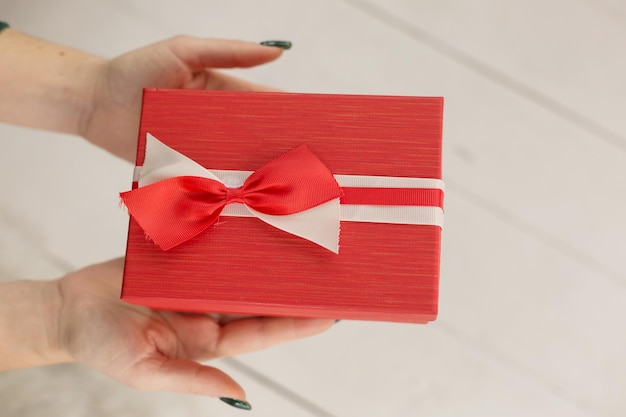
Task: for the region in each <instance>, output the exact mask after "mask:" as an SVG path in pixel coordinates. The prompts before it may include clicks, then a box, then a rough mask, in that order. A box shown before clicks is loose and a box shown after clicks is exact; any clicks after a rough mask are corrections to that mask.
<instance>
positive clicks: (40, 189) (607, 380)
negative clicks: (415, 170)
mask: <svg viewBox="0 0 626 417" xmlns="http://www.w3.org/2000/svg"><path fill="white" fill-rule="evenodd" d="M364 4H365V5H366V7H364V6H363V5H364ZM377 10H379V11H380V12H378V13H377V12H376V11H377ZM620 10H621V11H622V13H621V14H620ZM0 11H2V18H3V19H5V20H8V21H9V22H10V23H12V24H13V26H15V27H17V28H19V29H22V30H24V31H27V32H30V33H34V34H37V35H40V36H43V37H45V38H48V39H52V40H56V41H59V42H63V43H66V44H70V45H74V46H76V47H80V48H82V49H86V50H89V51H92V52H95V53H99V54H103V55H106V56H112V55H115V54H118V53H121V52H124V51H127V50H129V49H131V48H133V47H136V46H140V45H143V44H147V43H149V42H153V41H157V40H160V39H161V38H165V37H168V36H172V35H175V34H179V33H189V34H195V35H202V36H219V37H226V38H228V37H235V38H241V39H251V40H259V41H260V40H265V39H270V38H288V39H289V40H292V41H293V42H294V48H293V49H292V50H290V51H288V52H287V53H285V54H284V56H283V57H282V58H281V59H280V60H279V61H278V62H276V63H272V64H269V65H267V66H264V67H261V68H258V69H252V70H235V71H232V72H233V73H234V74H237V75H241V76H245V77H246V78H248V79H251V80H253V81H257V82H262V83H267V84H270V85H275V86H278V87H280V88H284V89H287V90H293V91H303V92H337V93H369V94H407V95H443V96H445V97H446V108H445V126H444V147H445V149H444V177H445V179H446V181H447V182H448V194H447V196H446V204H447V207H446V215H447V220H446V229H445V230H444V234H443V239H444V241H443V243H444V248H443V265H442V292H441V317H440V319H439V321H438V322H436V323H435V324H433V325H430V326H427V327H411V326H409V327H406V326H401V325H388V324H372V323H350V322H345V323H340V324H339V325H337V326H336V327H335V328H334V329H332V330H331V331H330V332H328V333H327V334H325V335H322V336H319V337H316V338H312V339H308V340H305V341H301V342H298V343H294V344H291V345H287V346H283V347H280V348H276V349H271V350H268V351H266V352H262V353H258V354H254V355H249V356H245V357H242V358H240V359H239V361H240V363H241V364H242V365H243V367H239V368H237V365H236V363H235V364H234V365H233V364H231V365H229V364H225V366H231V367H232V368H233V369H237V370H239V372H241V373H242V375H244V376H247V377H248V378H250V381H251V382H250V383H251V384H252V385H250V388H249V389H248V391H249V393H250V398H251V401H252V399H253V398H254V399H255V401H254V402H253V403H258V402H259V398H262V399H261V400H260V401H261V402H263V403H266V399H267V400H268V401H269V399H273V401H270V402H271V404H270V403H269V402H268V403H267V404H268V405H267V406H268V407H277V406H276V405H275V403H276V402H282V403H285V404H297V405H296V406H295V407H296V408H291V409H289V411H285V410H287V409H285V410H279V409H278V408H276V409H275V410H274V411H275V413H274V415H316V416H322V415H337V416H339V415H341V416H352V415H354V416H357V415H368V416H388V415H399V416H414V415H423V414H425V415H442V416H443V415H480V416H490V415H493V416H499V415H515V416H518V415H519V416H530V415H532V416H537V415H546V416H561V415H563V416H619V415H621V413H622V411H623V410H624V409H626V402H625V400H624V399H623V396H622V393H623V392H624V390H625V389H626V376H624V375H626V362H625V360H624V359H623V354H622V352H623V351H624V350H625V348H626V337H625V336H623V332H620V331H619V329H620V328H621V327H622V324H621V318H622V317H624V315H625V313H626V311H624V309H625V307H624V306H625V305H626V293H625V291H626V290H625V286H624V284H625V283H626V269H625V268H624V262H623V248H624V247H626V221H625V220H624V219H623V214H622V213H623V212H624V198H623V195H624V193H625V192H626V175H624V166H626V156H625V155H626V154H625V152H624V147H623V146H622V142H621V138H622V137H624V135H625V128H626V125H625V124H624V123H625V122H624V118H623V117H622V116H623V115H622V113H623V110H622V109H623V108H624V107H625V106H624V104H625V103H624V100H625V99H624V97H625V95H624V94H623V93H624V88H625V84H624V83H625V81H624V77H623V76H622V74H623V73H624V69H626V68H625V66H626V63H625V60H624V53H623V52H622V50H623V49H624V48H623V39H624V30H625V29H624V28H625V26H624V24H623V22H624V21H625V20H624V16H626V15H624V14H623V7H622V6H620V3H619V2H611V1H608V0H603V1H587V2H586V1H582V0H580V1H575V2H564V1H556V2H549V3H546V2H527V3H524V4H518V3H515V4H513V3H508V2H504V3H502V2H494V1H491V0H481V1H476V2H471V3H470V2H460V1H453V2H434V1H429V2H410V1H400V0H396V1H382V0H379V1H377V2H367V3H364V2H362V1H354V2H332V1H321V2H315V3H313V2H288V1H286V0H282V1H281V0H273V1H267V2H258V3H250V2H244V1H231V2H206V1H200V0H184V1H182V0H181V1H179V2H176V3H172V2H166V1H160V2H152V3H151V5H150V7H146V5H145V3H143V2H141V1H139V0H111V1H99V0H89V1H85V2H77V1H75V0H60V1H59V2H54V3H53V2H45V1H43V0H39V1H32V2H18V1H15V0H14V1H10V2H5V3H4V5H3V6H2V8H0ZM111 22H115V25H113V24H112V23H111ZM531 23H532V24H531ZM59 26H62V27H63V28H64V30H63V31H60V30H58V29H57V28H58V27H59ZM418 35H420V36H418ZM433 39H434V40H435V42H433ZM459 51H460V52H461V54H459ZM468 57H469V59H468ZM520 86H521V87H520ZM564 109H565V110H564ZM577 115H581V116H582V117H581V118H577ZM590 123H591V124H590ZM0 143H1V144H2V148H3V151H2V152H0V175H1V176H2V178H4V179H3V180H2V188H3V191H4V192H3V193H2V195H1V196H0V205H2V207H7V210H5V212H6V213H12V214H10V220H8V222H10V223H11V224H16V225H18V226H19V228H18V230H25V231H26V232H25V233H26V235H27V238H26V239H27V241H28V242H29V243H28V244H29V245H32V247H33V248H37V249H38V250H40V251H41V252H42V253H46V254H48V255H47V256H49V257H50V259H52V260H54V261H53V263H54V264H55V265H57V268H58V267H61V268H64V267H71V266H81V265H85V264H88V263H92V262H95V261H97V260H101V259H106V258H109V257H112V256H116V255H118V254H122V253H123V249H124V241H125V228H126V218H125V215H124V214H123V212H120V211H119V210H118V208H117V197H116V195H117V192H118V191H120V190H124V189H126V187H127V185H128V184H129V183H128V181H129V178H130V173H131V171H132V167H131V166H130V164H127V163H125V162H121V161H118V160H116V159H115V158H113V157H110V156H108V155H105V154H104V153H102V152H99V151H98V150H96V149H94V148H92V147H90V146H88V145H86V144H83V143H81V142H80V141H79V140H78V139H75V138H70V137H67V136H64V135H52V134H49V133H43V132H36V131H32V130H25V129H19V128H14V127H7V126H0ZM25 167H28V169H25ZM32 167H36V168H34V169H33V168H32ZM15 172H20V181H16V180H15ZM42 173H43V175H42ZM77 173H79V174H77ZM25 183H26V184H27V186H28V189H29V190H30V192H29V193H24V192H23V191H21V190H22V188H21V187H23V186H24V184H25ZM76 190H81V198H80V199H77V198H76ZM42 207H45V210H42ZM15 213H19V216H16V215H15ZM16 219H17V220H16ZM6 222H7V220H5V223H6ZM20 258H23V259H24V260H23V264H24V265H25V266H24V268H28V265H29V262H30V257H28V256H27V255H26V251H25V252H24V254H23V255H19V256H18V255H16V256H15V257H12V258H11V259H10V260H5V262H11V265H18V266H19V265H20V263H19V262H17V260H18V259H20ZM14 270H15V269H14ZM17 271H19V267H18V269H17ZM24 271H26V269H25V270H24ZM42 274H43V272H42ZM246 370H248V371H249V372H247V373H246ZM250 370H253V371H254V372H252V371H250ZM259 375H261V376H262V378H256V379H255V376H259ZM263 378H266V379H269V380H270V381H275V382H276V383H277V384H278V385H272V384H269V383H268V382H267V380H266V381H265V382H263V381H264V380H263ZM27 380H28V379H25V380H22V382H21V384H22V386H24V387H26V385H27V384H26V382H25V381H27ZM254 381H256V382H254ZM280 386H282V387H286V388H287V390H281V389H280ZM268 387H269V388H268ZM24 389H27V388H24ZM28 389H30V388H28ZM128 395H129V397H128V398H129V401H130V403H132V404H134V405H132V407H145V406H146V405H145V404H143V402H144V401H151V400H152V398H149V397H145V396H143V395H140V394H134V393H133V394H128ZM167 398H168V399H167V400H164V401H165V403H164V404H169V405H168V406H171V407H177V405H176V404H178V401H181V400H180V399H178V398H173V397H167ZM302 399H304V402H302V401H301V400H302ZM63 401H65V402H62V404H66V406H67V407H69V406H68V405H67V404H68V402H67V399H64V400H63ZM170 401H171V403H170ZM299 401H300V402H299ZM130 403H129V404H130ZM305 404H314V405H316V406H317V407H318V408H315V407H308V408H307V406H306V405H305ZM255 405H256V404H255ZM181 407H183V406H181ZM258 408H259V407H258V405H257V409H258ZM262 408H265V404H264V406H263V407H262ZM296 410H297V411H296ZM37 413H41V411H37V409H36V408H33V409H32V411H31V412H30V415H33V416H34V415H38V414H37ZM289 413H293V414H289ZM298 413H300V414H298ZM307 413H308V414H307Z"/></svg>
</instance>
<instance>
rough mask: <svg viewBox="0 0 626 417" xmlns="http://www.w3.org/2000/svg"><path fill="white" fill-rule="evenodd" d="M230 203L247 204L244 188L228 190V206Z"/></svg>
mask: <svg viewBox="0 0 626 417" xmlns="http://www.w3.org/2000/svg"><path fill="white" fill-rule="evenodd" d="M229 203H242V204H245V203H246V200H245V196H244V188H243V186H241V187H237V188H228V187H227V188H226V204H229Z"/></svg>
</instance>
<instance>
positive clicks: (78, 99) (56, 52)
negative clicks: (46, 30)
mask: <svg viewBox="0 0 626 417" xmlns="http://www.w3.org/2000/svg"><path fill="white" fill-rule="evenodd" d="M0 56H2V57H3V62H10V63H11V65H2V66H0V85H2V86H3V93H2V95H1V96H0V121H5V122H8V123H11V124H17V125H22V126H28V127H33V128H38V129H46V130H52V131H56V132H63V133H71V134H80V127H81V126H80V125H81V120H82V119H83V118H84V115H85V114H88V113H89V112H90V107H91V106H92V103H93V89H94V85H93V82H94V80H95V79H96V77H97V67H98V65H97V63H98V62H100V61H103V59H102V58H98V57H95V56H93V55H90V54H88V53H85V52H82V51H79V50H76V49H72V48H68V47H65V46H62V45H57V44H54V43H51V42H46V41H43V40H40V39H37V38H34V37H31V36H28V35H26V34H23V33H20V32H18V31H15V30H12V29H5V30H4V31H3V32H2V37H0Z"/></svg>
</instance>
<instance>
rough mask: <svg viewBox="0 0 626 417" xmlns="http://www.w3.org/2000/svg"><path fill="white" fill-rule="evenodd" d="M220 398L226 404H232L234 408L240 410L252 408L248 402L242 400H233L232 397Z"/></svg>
mask: <svg viewBox="0 0 626 417" xmlns="http://www.w3.org/2000/svg"><path fill="white" fill-rule="evenodd" d="M220 400H222V401H224V402H225V403H226V404H228V405H230V406H233V407H235V408H239V409H241V410H252V406H251V405H250V403H248V402H246V401H243V400H235V399H234V398H227V397H220Z"/></svg>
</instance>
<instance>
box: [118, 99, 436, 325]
mask: <svg viewBox="0 0 626 417" xmlns="http://www.w3.org/2000/svg"><path fill="white" fill-rule="evenodd" d="M442 110H443V99H442V98H437V97H388V96H356V95H324V94H291V93H251V92H216V91H190V90H187V91H183V90H145V91H144V97H143V107H142V114H141V125H140V129H139V145H138V150H137V163H136V165H137V169H136V178H135V179H136V180H137V178H138V177H139V176H140V175H142V174H141V171H142V170H144V171H145V170H146V167H144V165H145V166H147V165H148V164H150V165H151V166H152V168H151V169H153V168H154V166H153V164H158V163H159V162H158V161H157V162H155V163H153V162H148V161H146V160H145V159H146V143H147V141H148V143H152V142H149V141H150V140H152V139H150V138H156V139H157V140H158V143H159V146H162V145H164V146H163V148H164V149H171V152H174V154H180V155H183V156H184V157H187V158H189V159H191V160H193V161H195V162H196V163H197V164H199V165H201V166H202V167H204V168H206V169H208V170H211V172H214V173H216V172H219V173H220V175H222V177H220V178H221V180H224V178H225V177H224V175H225V176H226V179H228V173H229V172H234V173H241V172H244V174H245V173H246V172H247V174H245V175H248V174H249V172H250V171H255V170H259V168H260V167H262V166H264V165H265V164H267V163H268V162H270V161H275V160H277V158H279V157H281V155H284V154H293V153H290V151H292V150H293V149H300V150H301V149H302V148H301V145H306V146H307V147H308V150H309V151H310V153H312V154H313V155H314V156H315V157H316V158H318V159H319V161H321V164H323V166H325V167H326V168H327V170H328V171H329V173H332V175H333V176H334V178H338V180H337V181H338V182H339V186H340V187H341V188H340V194H341V196H340V197H338V198H339V199H338V200H337V201H340V202H341V216H342V218H341V228H340V232H339V252H338V254H337V253H333V252H332V251H331V250H328V249H327V248H324V247H322V246H319V245H317V244H316V243H313V242H311V241H309V240H306V239H303V238H301V237H298V236H294V235H293V234H291V233H287V232H285V231H283V230H280V229H277V228H275V227H273V226H272V225H270V224H267V223H265V222H264V221H262V220H260V219H259V218H256V217H239V216H238V215H228V214H227V211H228V210H227V209H224V212H222V213H220V214H219V218H217V221H215V223H213V224H211V225H210V226H208V227H206V228H204V229H202V230H200V229H198V230H200V231H198V230H196V231H194V233H193V236H192V237H191V238H188V239H187V238H186V239H187V240H185V241H184V242H182V243H180V244H177V245H175V246H174V247H171V248H169V247H168V248H166V249H167V250H164V249H162V248H161V247H159V245H158V244H157V242H159V239H160V236H156V235H157V234H158V233H157V234H153V235H151V233H152V232H151V230H152V229H149V227H148V226H147V224H146V223H145V221H143V220H139V222H138V218H137V219H136V218H135V214H134V213H135V212H134V211H133V209H131V207H130V206H129V211H130V212H131V220H130V226H129V233H128V246H127V253H126V264H125V270H124V283H123V289H122V299H123V300H125V301H127V302H130V303H136V304H141V305H146V306H149V307H152V308H155V309H165V310H176V311H193V312H216V313H232V314H247V315H266V316H291V317H324V318H335V319H359V320H381V321H404V322H415V323H426V322H428V321H431V320H434V319H435V318H436V315H437V305H438V289H439V258H440V238H441V216H442V213H443V211H442V198H443V188H442V186H441V183H440V179H441V133H442ZM160 144H162V145H160ZM150 146H152V145H150ZM155 146H156V145H155ZM299 147H300V148H299ZM150 149H151V148H149V149H148V155H151V152H152V151H151V150H150ZM168 152H169V151H168ZM155 153H156V151H155ZM151 157H152V156H151ZM279 160H280V158H279ZM270 165H271V164H270ZM296 165H297V164H296ZM204 168H201V169H204ZM307 170H309V169H308V168H307ZM157 171H158V169H157ZM259 171H261V170H259ZM224 173H226V174H224ZM191 175H195V174H194V173H193V172H192V173H189V174H182V175H181V176H177V177H175V179H173V180H168V181H176V180H177V179H180V178H183V179H184V180H185V181H187V179H188V178H190V177H189V176H191ZM287 176H288V177H289V175H287ZM166 177H168V176H167V175H165V177H164V178H166ZM157 179H158V178H157ZM297 181H300V180H299V179H298V180H297ZM331 181H332V180H331ZM363 181H364V182H363ZM407 181H408V182H407ZM154 182H157V183H158V181H157V180H154ZM223 182H226V183H227V182H228V181H227V180H224V181H223ZM361 182H363V184H361ZM396 183H397V184H400V185H397V184H396ZM160 184H164V183H160ZM177 184H178V183H177ZM185 184H186V185H183V188H185V187H187V188H189V187H190V186H189V185H188V184H187V183H185ZM312 184H317V180H312V182H311V183H307V184H306V185H305V186H304V187H301V188H303V189H304V190H308V189H312V188H316V187H315V186H314V185H312ZM346 184H347V185H346ZM407 184H409V185H407ZM433 184H434V185H433ZM239 185H241V184H237V186H239ZM138 187H139V184H138V182H137V181H135V182H133V190H142V188H143V187H144V185H142V186H141V187H139V188H138ZM194 187H195V185H194ZM234 189H235V188H234V187H233V188H228V193H229V196H230V195H231V194H233V192H231V190H234ZM150 190H151V189H150V188H145V189H143V190H142V191H145V192H144V194H145V193H148V194H150V193H151V192H152V191H150ZM163 190H165V191H163ZM169 190H170V188H161V194H159V195H158V197H156V200H154V201H155V202H151V203H150V204H149V205H146V204H144V212H149V213H148V215H149V217H152V218H153V219H151V220H150V221H152V220H154V221H157V222H164V224H163V225H162V230H163V232H164V233H169V232H173V233H176V232H177V231H178V228H179V225H178V223H177V219H172V217H176V216H172V215H171V213H170V212H166V209H165V208H164V207H165V206H166V205H167V204H169V203H168V202H166V201H165V200H167V198H168V197H169ZM314 191H317V190H314ZM185 192H187V191H185ZM185 195H186V194H185ZM194 195H195V194H194ZM228 198H229V199H230V198H231V197H228ZM233 198H235V200H232V201H235V202H238V201H240V200H237V198H239V197H233ZM192 200H193V198H192ZM229 201H231V200H229ZM193 203H194V204H196V203H197V201H195V200H194V201H193ZM184 204H188V202H186V203H184ZM198 204H204V203H198ZM237 204H239V205H241V202H238V203H237ZM337 204H339V203H337ZM234 205H236V204H233V205H232V206H234ZM145 207H147V209H146V208H145ZM185 207H187V206H185ZM227 207H228V206H227ZM170 208H171V207H170ZM368 209H371V210H372V211H371V212H370V211H368ZM173 210H174V211H173V213H176V210H178V212H181V211H184V210H182V209H179V208H175V209H173ZM199 210H200V212H202V209H199ZM235 211H236V210H235ZM194 213H195V212H194ZM355 213H356V214H355ZM371 213H374V214H371ZM381 213H382V214H381ZM185 214H187V213H186V212H185V213H183V215H185ZM137 216H138V215H137ZM193 216H196V214H193ZM346 216H348V217H350V216H355V217H350V218H349V219H346ZM194 221H195V218H194ZM140 224H142V225H143V226H144V227H143V228H142V226H140ZM321 224H322V222H321V221H320V225H321ZM150 227H152V226H150ZM159 227H161V226H159ZM203 227H204V226H203ZM317 227H318V225H317V223H315V222H314V224H313V227H312V228H313V229H315V228H317ZM320 227H322V226H320ZM148 231H150V233H149V232H148ZM196 232H197V233H196ZM159 233H160V232H159ZM146 235H148V236H149V237H150V238H147V236H146ZM157 237H158V238H159V239H157ZM151 238H154V239H151ZM153 240H154V241H153Z"/></svg>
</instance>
